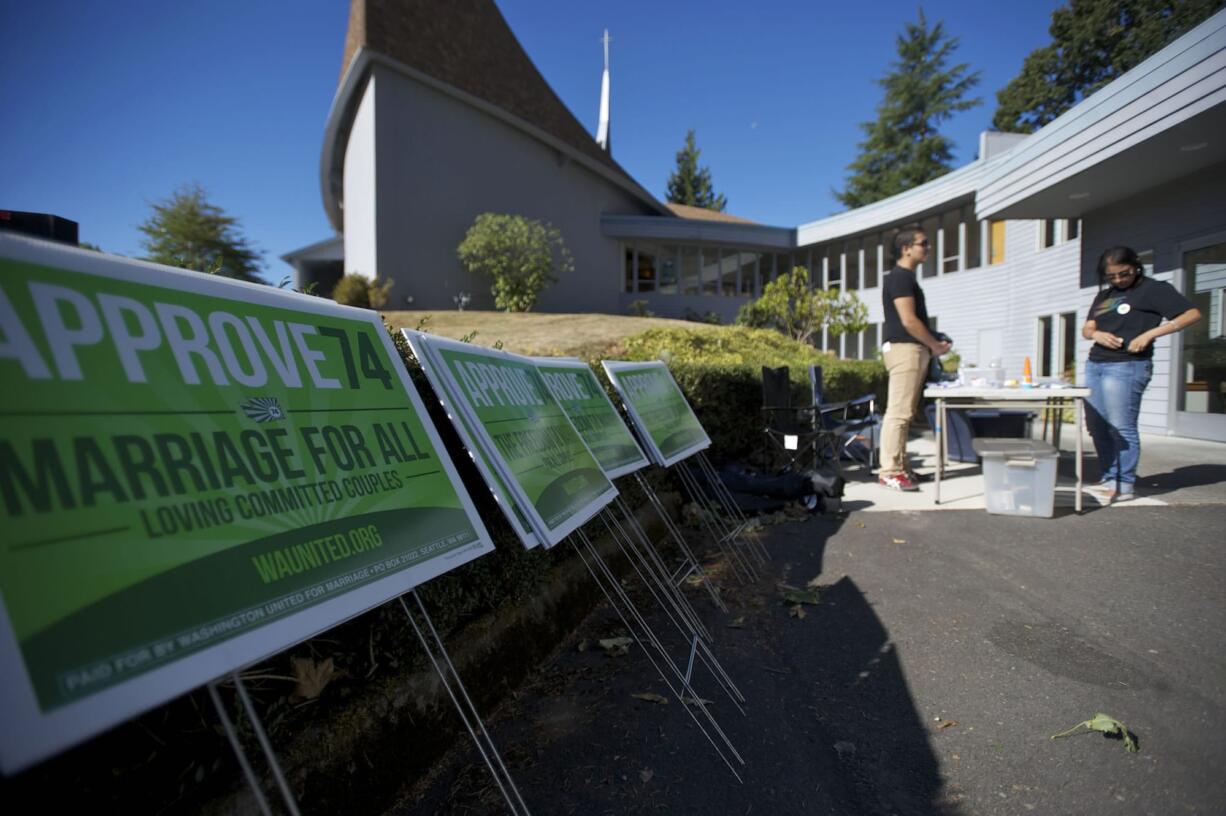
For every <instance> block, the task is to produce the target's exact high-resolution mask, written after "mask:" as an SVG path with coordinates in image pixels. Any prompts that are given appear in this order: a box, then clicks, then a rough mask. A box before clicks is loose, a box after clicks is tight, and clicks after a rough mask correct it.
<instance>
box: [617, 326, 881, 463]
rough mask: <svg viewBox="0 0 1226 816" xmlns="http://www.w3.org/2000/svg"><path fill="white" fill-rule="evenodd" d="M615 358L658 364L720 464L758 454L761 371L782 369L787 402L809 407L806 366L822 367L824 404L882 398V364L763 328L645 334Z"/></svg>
mask: <svg viewBox="0 0 1226 816" xmlns="http://www.w3.org/2000/svg"><path fill="white" fill-rule="evenodd" d="M610 353H611V354H614V355H616V356H617V359H623V360H663V361H664V362H665V363H667V364H668V368H669V370H670V371H671V372H672V374H673V377H674V378H676V380H677V384H678V385H679V386H680V387H681V390H682V391H683V392H684V393H685V396H686V398H687V399H688V400H689V401H690V405H692V406H693V408H694V412H695V413H696V414H697V415H698V419H699V421H700V422H702V424H703V427H705V428H706V430H707V434H708V435H709V436H710V437H711V442H712V455H713V456H715V457H716V458H719V459H738V460H742V461H754V460H756V456H757V454H759V453H760V452H761V451H762V449H763V444H762V441H763V431H762V428H763V417H762V410H761V409H762V367H763V366H768V367H771V368H777V367H780V366H787V367H788V369H789V372H790V374H791V378H792V390H793V403H794V404H797V405H805V404H808V401H809V388H808V382H809V366H810V365H820V366H821V367H822V380H823V384H824V387H825V396H826V400H827V401H831V402H837V401H840V400H847V399H852V398H854V397H858V396H861V395H863V394H868V393H876V394H877V395H878V397H879V399H881V400H882V401H884V399H885V396H886V371H885V366H883V365H882V364H881V362H880V361H877V360H842V359H839V358H837V357H834V356H833V355H830V354H827V353H825V352H823V351H820V350H818V349H816V348H813V347H812V346H810V345H807V344H805V343H799V342H797V341H795V340H791V339H789V338H787V337H785V336H783V335H782V334H780V333H779V332H776V331H771V330H768V329H750V328H745V327H740V326H738V327H732V328H710V329H708V328H705V327H702V328H693V329H689V328H686V329H675V328H668V329H650V330H648V331H646V332H643V333H642V334H638V335H635V336H633V337H630V338H628V339H626V340H625V341H623V342H622V343H621V344H620V345H619V346H618V347H617V348H615V349H611V350H610Z"/></svg>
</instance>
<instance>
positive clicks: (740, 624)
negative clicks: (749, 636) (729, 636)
mask: <svg viewBox="0 0 1226 816" xmlns="http://www.w3.org/2000/svg"><path fill="white" fill-rule="evenodd" d="M727 626H728V628H729V629H744V628H745V616H744V615H741V617H739V618H737V619H736V620H734V621H732V622H731V623H729V624H727Z"/></svg>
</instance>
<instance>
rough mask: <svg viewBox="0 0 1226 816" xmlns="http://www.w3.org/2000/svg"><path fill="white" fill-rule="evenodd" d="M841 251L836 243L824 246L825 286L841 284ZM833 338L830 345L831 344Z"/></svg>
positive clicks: (831, 286)
mask: <svg viewBox="0 0 1226 816" xmlns="http://www.w3.org/2000/svg"><path fill="white" fill-rule="evenodd" d="M842 255H843V253H842V252H841V251H840V248H839V247H838V246H837V245H836V244H828V245H827V246H826V266H827V273H826V286H827V287H828V288H830V289H839V288H841V287H842V286H843V259H842ZM833 344H834V343H833V340H832V341H831V345H832V346H833Z"/></svg>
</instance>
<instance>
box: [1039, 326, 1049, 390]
mask: <svg viewBox="0 0 1226 816" xmlns="http://www.w3.org/2000/svg"><path fill="white" fill-rule="evenodd" d="M1038 350H1039V365H1038V366H1037V368H1038V376H1040V377H1050V376H1051V318H1050V317H1040V318H1039V342H1038Z"/></svg>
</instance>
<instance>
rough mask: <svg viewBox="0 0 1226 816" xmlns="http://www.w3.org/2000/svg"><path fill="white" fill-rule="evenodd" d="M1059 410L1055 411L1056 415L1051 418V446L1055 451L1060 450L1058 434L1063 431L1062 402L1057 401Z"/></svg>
mask: <svg viewBox="0 0 1226 816" xmlns="http://www.w3.org/2000/svg"><path fill="white" fill-rule="evenodd" d="M1056 402H1057V403H1058V404H1059V406H1060V407H1059V408H1057V409H1056V415H1055V417H1053V418H1052V426H1051V427H1052V430H1051V435H1052V444H1053V446H1054V447H1055V448H1056V450H1057V451H1058V450H1060V437H1061V436H1062V434H1061V433H1060V432H1061V431H1062V430H1063V429H1064V400H1057V401H1056Z"/></svg>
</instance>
